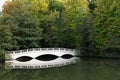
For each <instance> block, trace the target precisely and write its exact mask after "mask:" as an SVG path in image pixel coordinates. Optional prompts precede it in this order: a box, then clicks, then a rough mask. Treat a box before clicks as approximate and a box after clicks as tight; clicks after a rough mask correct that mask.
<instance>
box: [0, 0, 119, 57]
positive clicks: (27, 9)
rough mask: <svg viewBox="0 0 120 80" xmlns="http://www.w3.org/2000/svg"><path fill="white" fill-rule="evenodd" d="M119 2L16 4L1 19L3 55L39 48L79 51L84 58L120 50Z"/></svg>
mask: <svg viewBox="0 0 120 80" xmlns="http://www.w3.org/2000/svg"><path fill="white" fill-rule="evenodd" d="M119 5H120V1H118V0H114V1H113V0H109V1H108V0H14V1H13V2H10V1H7V2H6V3H5V4H4V6H3V12H2V14H1V16H0V34H1V35H0V54H1V55H2V54H3V53H4V51H8V50H17V49H26V48H36V47H66V48H77V49H78V50H80V53H82V55H96V53H98V54H97V55H101V53H104V52H110V51H113V52H119V50H120V23H119V22H120V14H119V13H120V6H119Z"/></svg>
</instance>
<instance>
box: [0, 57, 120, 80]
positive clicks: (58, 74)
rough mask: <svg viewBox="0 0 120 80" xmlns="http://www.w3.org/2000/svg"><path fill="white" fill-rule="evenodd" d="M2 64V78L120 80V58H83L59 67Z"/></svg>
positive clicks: (0, 73) (11, 79)
mask: <svg viewBox="0 0 120 80" xmlns="http://www.w3.org/2000/svg"><path fill="white" fill-rule="evenodd" d="M3 68H4V66H3V64H0V80H120V60H113V59H112V60H111V59H109V60H107V59H104V60H103V59H81V60H80V61H78V63H76V64H73V65H68V66H64V67H59V68H49V69H39V70H5V69H3Z"/></svg>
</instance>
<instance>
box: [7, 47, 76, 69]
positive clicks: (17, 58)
mask: <svg viewBox="0 0 120 80" xmlns="http://www.w3.org/2000/svg"><path fill="white" fill-rule="evenodd" d="M9 55H10V57H11V60H6V61H5V62H6V68H11V69H15V68H17V69H27V68H28V69H38V68H48V67H59V66H64V65H68V64H73V63H76V59H78V58H77V57H76V55H77V53H76V51H75V50H74V49H68V48H32V49H24V50H18V51H11V53H10V54H9Z"/></svg>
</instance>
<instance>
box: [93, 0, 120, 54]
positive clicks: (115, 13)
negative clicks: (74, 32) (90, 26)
mask: <svg viewBox="0 0 120 80" xmlns="http://www.w3.org/2000/svg"><path fill="white" fill-rule="evenodd" d="M95 3H96V6H97V8H96V9H95V12H94V23H95V27H94V28H95V33H96V34H95V35H96V36H95V41H96V47H97V49H98V50H100V51H101V53H103V51H109V52H111V50H112V51H113V52H115V51H119V49H120V45H119V44H120V40H119V39H120V24H119V22H120V15H119V13H120V9H119V8H120V6H119V5H120V2H119V1H118V0H114V1H113V0H109V1H108V0H96V1H95ZM116 49H117V50H116Z"/></svg>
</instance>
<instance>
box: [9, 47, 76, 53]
mask: <svg viewBox="0 0 120 80" xmlns="http://www.w3.org/2000/svg"><path fill="white" fill-rule="evenodd" d="M50 50H53V51H55V50H58V51H75V49H68V48H31V49H23V50H16V51H11V54H17V53H23V52H30V51H50Z"/></svg>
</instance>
